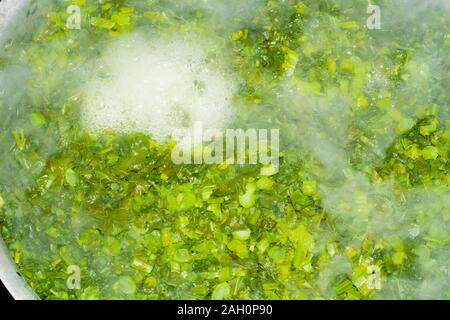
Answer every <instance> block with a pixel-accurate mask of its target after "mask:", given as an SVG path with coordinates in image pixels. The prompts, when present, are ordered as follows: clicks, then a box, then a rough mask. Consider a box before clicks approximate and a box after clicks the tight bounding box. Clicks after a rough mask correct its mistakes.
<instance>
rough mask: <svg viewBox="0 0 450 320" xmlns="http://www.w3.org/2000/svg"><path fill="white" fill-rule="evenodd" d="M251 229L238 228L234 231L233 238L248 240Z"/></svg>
mask: <svg viewBox="0 0 450 320" xmlns="http://www.w3.org/2000/svg"><path fill="white" fill-rule="evenodd" d="M250 235H251V231H250V229H243V230H237V231H234V232H233V238H234V239H237V240H247V239H248V238H250Z"/></svg>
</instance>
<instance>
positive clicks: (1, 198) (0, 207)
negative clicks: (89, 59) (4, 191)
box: [0, 194, 5, 209]
mask: <svg viewBox="0 0 450 320" xmlns="http://www.w3.org/2000/svg"><path fill="white" fill-rule="evenodd" d="M4 206H5V200H4V199H3V197H2V195H1V194H0V209H2V208H3V207H4Z"/></svg>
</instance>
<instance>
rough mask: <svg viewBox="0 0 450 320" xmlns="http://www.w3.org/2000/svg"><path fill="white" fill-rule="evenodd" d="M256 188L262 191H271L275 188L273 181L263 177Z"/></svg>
mask: <svg viewBox="0 0 450 320" xmlns="http://www.w3.org/2000/svg"><path fill="white" fill-rule="evenodd" d="M256 186H257V187H258V189H260V190H270V189H271V188H272V186H273V180H271V179H270V178H269V177H267V176H263V177H261V178H260V179H259V180H258V182H257V183H256Z"/></svg>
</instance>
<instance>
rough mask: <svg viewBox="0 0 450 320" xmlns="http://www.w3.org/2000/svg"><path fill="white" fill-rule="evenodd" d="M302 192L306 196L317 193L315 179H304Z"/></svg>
mask: <svg viewBox="0 0 450 320" xmlns="http://www.w3.org/2000/svg"><path fill="white" fill-rule="evenodd" d="M302 192H303V194H305V195H307V196H313V195H315V194H316V193H317V182H316V181H304V182H303V185H302Z"/></svg>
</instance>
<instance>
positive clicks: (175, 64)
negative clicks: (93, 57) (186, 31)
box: [82, 33, 236, 142]
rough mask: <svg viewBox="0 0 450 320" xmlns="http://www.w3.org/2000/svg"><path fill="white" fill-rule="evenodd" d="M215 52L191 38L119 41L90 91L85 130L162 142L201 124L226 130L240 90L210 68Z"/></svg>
mask: <svg viewBox="0 0 450 320" xmlns="http://www.w3.org/2000/svg"><path fill="white" fill-rule="evenodd" d="M211 47H212V46H211V44H210V43H208V41H206V40H204V39H203V40H201V39H192V38H191V37H189V39H188V38H186V36H174V37H172V38H168V39H167V38H153V39H152V40H149V38H148V37H145V36H144V35H142V34H139V33H136V34H132V35H128V36H126V37H123V38H120V39H118V40H116V42H114V43H112V44H111V45H110V46H109V47H108V48H107V49H106V53H105V54H104V56H103V57H102V59H101V61H100V66H99V68H98V70H96V71H95V73H96V77H94V78H93V80H92V81H91V82H90V83H88V85H87V88H86V95H85V104H84V107H83V110H82V117H83V121H84V124H85V125H86V127H87V128H88V129H89V130H91V131H100V130H105V129H112V130H115V131H117V132H119V133H130V132H143V133H146V134H150V135H151V136H152V137H153V138H154V139H155V140H157V141H159V142H164V141H166V140H167V138H168V137H169V136H170V135H171V134H172V133H173V132H174V130H176V129H178V128H192V127H193V126H194V124H195V123H196V122H201V123H202V124H203V126H204V127H205V128H206V129H207V128H217V129H222V128H224V126H225V125H226V124H227V123H228V121H229V120H230V119H231V118H232V115H233V110H232V97H233V94H234V92H235V89H236V86H235V84H234V81H232V80H231V79H230V78H228V77H227V76H226V75H225V74H224V73H223V72H222V71H220V70H218V69H217V68H214V67H213V66H212V65H211V64H210V63H208V59H207V55H208V49H210V48H211ZM218 60H219V61H220V59H218Z"/></svg>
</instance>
